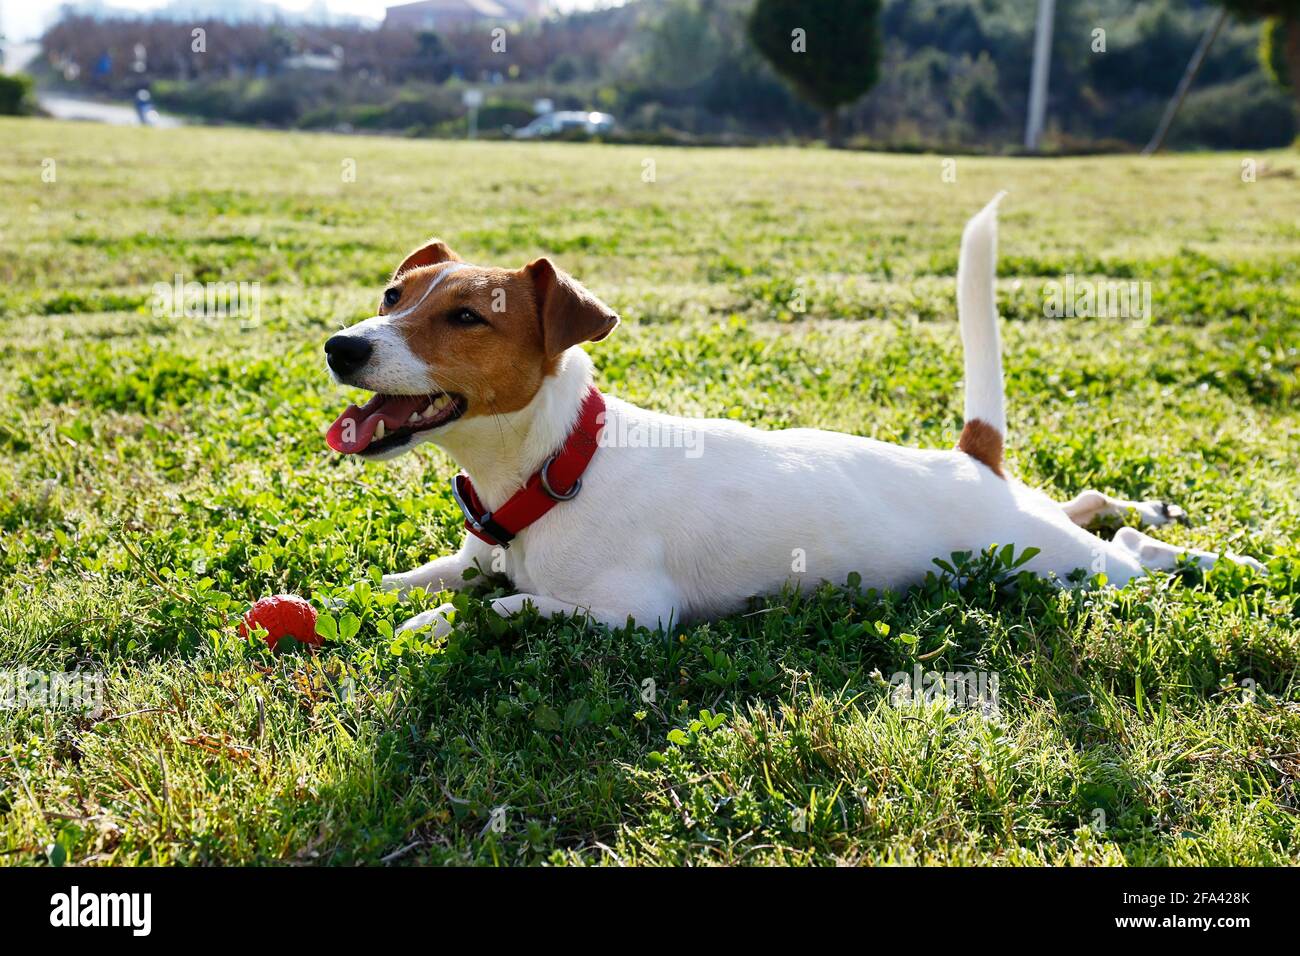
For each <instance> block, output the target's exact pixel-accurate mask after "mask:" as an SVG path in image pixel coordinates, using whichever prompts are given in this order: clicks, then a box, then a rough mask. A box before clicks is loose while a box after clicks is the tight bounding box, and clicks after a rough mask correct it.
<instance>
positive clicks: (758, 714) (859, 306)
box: [0, 120, 1300, 865]
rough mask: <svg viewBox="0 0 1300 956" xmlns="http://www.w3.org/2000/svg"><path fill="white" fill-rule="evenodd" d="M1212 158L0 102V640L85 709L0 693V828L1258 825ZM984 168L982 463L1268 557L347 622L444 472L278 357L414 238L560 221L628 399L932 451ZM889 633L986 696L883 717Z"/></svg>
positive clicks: (1152, 853) (1280, 529)
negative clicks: (292, 131) (164, 305)
mask: <svg viewBox="0 0 1300 956" xmlns="http://www.w3.org/2000/svg"><path fill="white" fill-rule="evenodd" d="M1254 158H1255V159H1256V160H1258V161H1259V169H1260V173H1259V176H1258V179H1257V181H1255V182H1250V183H1244V182H1242V181H1241V176H1240V172H1241V159H1242V157H1238V156H1230V155H1198V156H1183V157H1178V158H1161V159H1158V160H1153V161H1141V160H1138V159H1135V158H1105V159H1081V160H1056V161H1043V162H1038V161H1019V160H991V159H966V158H962V159H959V160H958V181H957V183H955V184H954V183H945V182H944V181H943V180H942V178H941V167H940V158H939V157H925V156H915V157H900V156H873V155H863V154H834V153H828V152H823V151H815V150H812V151H794V150H768V149H765V150H752V151H731V152H727V151H712V150H698V151H674V150H668V149H650V148H640V147H636V148H612V147H599V146H557V145H537V146H529V147H528V148H523V147H519V146H515V145H510V144H504V145H503V144H480V145H467V144H453V143H443V142H437V143H434V142H413V141H403V140H380V139H362V138H341V137H331V136H307V135H285V134H272V133H257V132H243V131H233V130H211V129H195V130H185V131H179V132H162V131H152V130H136V129H108V128H98V127H85V126H71V125H61V124H57V123H52V122H40V121H18V120H5V121H0V193H2V194H3V196H4V203H3V204H2V205H0V535H2V537H0V670H4V671H8V672H10V673H11V674H12V673H13V672H15V671H20V670H23V669H33V670H37V671H66V670H72V669H74V668H78V667H80V668H82V669H84V670H90V671H94V672H98V673H102V674H104V675H106V677H107V701H106V710H105V712H104V713H103V714H101V715H100V716H99V717H98V718H95V717H87V716H81V715H76V714H71V713H67V712H63V711H58V710H50V709H8V710H0V748H2V749H0V854H2V856H0V861H3V862H7V863H14V864H30V863H42V862H46V861H52V862H64V861H68V862H91V863H99V864H148V863H289V862H294V863H302V862H316V863H377V862H379V861H381V860H393V861H396V862H400V863H405V864H409V863H444V862H475V863H488V864H492V863H499V864H506V863H540V862H553V863H615V862H623V863H637V864H663V863H750V864H758V863H795V864H829V863H836V862H847V863H886V862H905V863H982V864H987V863H1025V864H1034V863H1087V864H1097V863H1128V864H1233V865H1235V864H1278V863H1293V862H1296V860H1297V857H1298V856H1300V817H1298V816H1297V810H1298V809H1300V799H1298V796H1300V795H1298V794H1297V782H1296V781H1297V776H1298V775H1300V687H1298V686H1297V664H1298V663H1300V627H1298V626H1297V615H1298V614H1300V549H1298V548H1297V545H1296V540H1297V535H1298V534H1300V509H1298V506H1297V494H1296V492H1297V465H1298V463H1300V408H1298V399H1300V390H1298V388H1297V370H1298V366H1300V354H1298V352H1297V347H1298V346H1300V334H1298V332H1297V330H1298V328H1300V190H1297V188H1296V183H1295V176H1296V174H1297V170H1300V157H1297V156H1296V155H1295V154H1293V153H1275V154H1268V155H1261V156H1256V157H1254ZM46 159H53V160H54V161H55V163H56V167H55V169H56V175H57V179H56V181H55V182H53V183H46V182H43V181H42V178H41V171H42V162H43V160H46ZM348 159H352V160H355V162H356V169H357V176H356V181H355V182H344V181H343V179H342V176H341V171H342V168H343V166H342V164H343V163H344V161H345V160H348ZM646 159H651V160H653V161H654V163H655V170H654V171H655V179H656V181H655V182H653V183H647V182H644V181H643V179H642V174H643V169H644V166H643V161H644V160H646ZM1004 187H1005V188H1010V189H1011V190H1012V195H1011V196H1010V197H1009V199H1008V200H1007V201H1006V203H1005V204H1004V206H1003V210H1004V214H1003V216H1002V242H1001V252H1002V269H1001V276H1002V277H1001V279H1000V281H999V295H1000V299H1001V303H1002V310H1003V314H1004V315H1005V317H1006V322H1005V324H1004V339H1005V351H1006V365H1007V380H1008V381H1007V387H1008V392H1009V414H1010V429H1009V441H1008V444H1009V461H1010V465H1011V467H1012V468H1013V469H1014V471H1015V473H1016V474H1018V475H1019V476H1021V477H1022V478H1024V479H1025V480H1026V481H1028V482H1030V483H1032V484H1035V485H1037V486H1040V487H1043V488H1044V489H1046V490H1048V491H1049V492H1051V493H1054V494H1056V495H1058V496H1060V497H1061V498H1065V497H1068V496H1070V495H1073V494H1074V493H1075V492H1077V491H1079V490H1082V489H1083V488H1086V487H1097V488H1099V489H1101V490H1104V491H1108V492H1111V493H1115V494H1120V495H1123V496H1127V497H1134V498H1146V497H1161V498H1167V499H1169V500H1172V501H1175V502H1178V503H1180V504H1181V505H1183V506H1184V507H1185V508H1186V509H1187V510H1188V512H1189V513H1190V515H1191V516H1192V523H1191V525H1190V526H1189V527H1181V526H1179V527H1170V528H1166V529H1161V530H1159V531H1157V532H1155V533H1156V534H1157V535H1159V536H1160V537H1163V538H1165V539H1167V540H1170V541H1173V542H1176V543H1179V544H1186V545H1196V546H1202V547H1212V548H1231V549H1233V550H1237V551H1242V552H1245V553H1248V554H1252V555H1255V556H1257V557H1260V558H1261V559H1263V560H1265V561H1267V562H1268V564H1269V569H1270V570H1269V574H1268V575H1267V577H1253V576H1250V575H1248V574H1245V573H1242V572H1240V571H1238V570H1237V569H1235V568H1232V567H1224V568H1220V569H1215V570H1214V571H1212V572H1210V573H1209V574H1206V575H1200V574H1198V573H1195V572H1192V571H1188V572H1185V573H1179V574H1174V575H1158V576H1153V577H1152V578H1150V579H1146V580H1143V581H1140V582H1136V583H1133V584H1131V585H1130V586H1129V587H1128V588H1126V589H1124V590H1122V591H1118V592H1115V591H1096V590H1087V591H1077V592H1076V591H1058V590H1057V589H1054V588H1052V587H1049V586H1044V585H1040V584H1037V583H1034V582H1028V581H1017V580H1015V579H1014V578H1013V577H1012V576H1010V575H1007V574H1004V573H1001V572H1000V571H999V569H998V568H997V567H995V566H994V565H993V563H992V562H988V561H984V562H980V561H976V562H974V564H975V566H973V567H971V568H969V569H968V570H969V571H970V573H969V574H966V575H963V576H962V577H961V579H960V580H954V579H953V577H952V576H951V575H947V574H944V573H941V572H940V569H939V568H938V567H936V569H935V571H936V577H935V578H934V579H933V580H932V581H931V582H930V584H929V585H928V586H927V587H925V588H920V589H917V590H916V591H913V592H910V593H907V594H878V593H875V592H872V591H867V590H864V589H862V588H856V589H849V590H836V589H832V588H826V589H824V590H822V591H819V592H817V593H815V594H811V595H807V596H804V597H795V596H793V595H786V596H775V597H774V598H773V599H772V600H770V601H768V602H766V603H764V604H760V605H756V606H755V608H754V609H753V611H752V612H751V613H748V614H745V615H740V616H736V617H733V618H729V619H726V620H722V621H718V622H715V623H712V624H708V625H704V626H700V627H695V628H692V629H689V630H685V631H674V632H673V633H671V634H669V635H658V634H654V633H650V632H648V631H646V630H631V631H626V630H624V631H618V632H615V633H610V632H608V631H605V630H603V629H599V628H589V627H584V626H581V625H579V624H576V623H574V622H571V621H540V620H536V619H531V620H527V621H524V622H522V623H516V624H510V625H507V624H505V623H504V622H501V621H500V620H498V619H497V618H495V616H493V615H491V614H487V613H484V610H483V604H482V601H481V599H480V598H478V597H471V598H469V599H468V600H466V599H463V598H462V599H458V600H459V601H460V610H459V612H458V615H457V629H456V631H455V633H454V634H453V635H452V636H451V637H450V638H449V639H448V640H447V641H446V642H431V641H430V640H428V639H427V638H419V639H407V640H402V641H394V640H393V638H392V628H393V626H394V625H395V623H397V622H400V621H401V620H403V619H404V618H405V617H406V616H409V615H410V614H411V613H413V612H414V611H415V610H418V609H420V608H422V607H425V606H429V605H430V604H431V603H433V602H435V601H437V600H438V596H437V595H423V596H417V597H416V599H415V600H414V601H413V602H411V603H409V604H407V605H400V606H399V605H397V604H395V601H394V599H393V598H392V597H391V596H389V595H383V594H379V593H377V592H376V590H375V589H373V588H372V587H370V586H369V585H368V583H366V582H368V581H371V580H373V579H374V577H375V576H376V575H378V574H379V573H380V572H386V571H390V570H397V569H405V568H407V567H410V566H413V565H415V564H416V563H419V562H421V561H424V560H427V559H428V558H429V557H431V556H434V555H436V554H439V553H445V552H447V551H448V550H450V549H452V548H454V547H455V544H456V541H457V539H458V536H459V534H460V532H459V530H458V524H459V521H458V512H457V510H456V508H455V506H454V504H453V502H452V500H451V498H450V495H449V494H448V491H447V488H446V479H447V478H448V477H449V476H450V475H451V474H452V472H453V465H452V464H451V463H450V462H449V461H448V460H447V459H446V458H444V457H443V456H441V454H440V453H438V452H437V451H436V450H433V449H431V448H425V449H422V450H421V452H419V453H417V454H413V455H409V456H405V457H403V458H401V459H399V460H397V461H396V462H393V463H391V464H386V465H383V464H381V465H364V466H363V465H361V464H360V463H358V462H355V461H351V460H341V459H340V458H339V457H337V456H335V455H332V454H331V453H330V452H328V451H327V449H326V447H325V445H324V442H323V440H322V432H323V429H324V427H325V425H326V424H327V423H328V422H329V421H330V420H331V419H332V418H333V416H334V415H335V414H336V413H337V411H338V409H339V408H340V407H341V406H342V404H343V403H344V402H345V401H346V400H347V398H348V396H345V395H344V394H342V393H341V392H340V390H339V389H338V388H337V387H335V386H334V385H332V384H331V383H330V382H329V381H328V380H327V378H326V376H325V375H324V373H323V367H322V362H321V352H320V345H321V342H322V341H323V340H324V338H325V337H326V336H327V334H328V333H329V332H330V330H332V329H335V328H338V327H340V326H342V325H344V324H347V323H350V322H352V321H355V320H357V319H358V318H361V317H364V316H365V315H368V314H370V309H371V308H372V305H373V302H374V301H375V298H376V296H377V295H378V292H379V290H380V288H381V283H382V282H383V281H384V280H385V279H386V277H387V275H388V273H389V271H390V270H391V269H392V267H393V266H394V265H395V264H396V262H397V261H399V259H400V256H401V255H402V254H403V253H405V252H406V251H407V250H408V249H409V248H411V247H413V246H414V245H416V244H417V243H418V242H419V241H421V240H423V239H424V238H425V237H426V236H428V235H431V234H438V235H440V236H442V237H443V238H445V239H447V240H448V241H449V242H450V243H451V244H452V245H453V246H454V247H455V248H457V249H458V250H459V251H460V252H461V253H462V254H463V255H465V256H466V257H467V258H469V259H471V260H477V261H483V262H491V263H494V264H502V265H522V264H523V263H524V262H526V261H527V260H529V259H530V258H532V257H535V256H537V255H540V254H543V253H545V254H550V255H553V256H554V257H556V259H557V260H558V261H559V262H560V263H561V264H562V265H563V266H564V267H566V268H568V269H569V270H570V271H572V272H573V273H574V274H576V275H577V276H579V277H580V278H581V279H582V280H583V281H585V282H586V283H587V284H588V285H589V286H590V287H591V288H592V289H593V290H595V291H596V292H597V293H598V294H600V295H601V296H602V297H604V298H605V299H606V300H607V301H609V302H610V303H611V304H613V305H614V306H615V307H616V308H618V309H619V310H620V311H621V312H622V314H623V316H624V320H625V321H624V325H623V326H622V327H621V328H620V329H619V331H618V332H617V333H616V334H615V335H614V336H612V337H611V338H609V339H607V340H606V341H605V342H602V343H600V344H599V345H597V346H593V347H592V349H591V352H592V355H593V357H594V359H595V361H596V364H597V366H598V369H599V377H600V381H601V383H602V385H603V386H604V387H605V388H606V390H608V391H610V392H613V393H615V394H618V395H621V396H623V397H625V398H628V399H630V400H631V401H634V402H637V403H639V404H643V405H646V406H648V407H652V408H658V409H663V410H666V411H671V412H677V413H683V414H699V415H726V416H732V417H735V418H738V419H741V420H744V421H748V422H752V423H755V424H760V425H764V426H768V427H782V426H789V425H808V426H818V427H826V428H835V429H841V430H846V431H853V432H857V433H860V434H866V435H871V436H874V437H876V438H881V439H885V440H889V441H895V442H901V443H904V444H915V445H926V446H951V445H952V444H953V443H954V441H955V439H956V436H957V432H958V429H959V427H960V423H961V421H960V420H961V393H960V390H959V388H958V382H959V380H960V375H961V372H960V366H961V352H960V342H959V338H958V334H957V327H956V322H955V317H954V314H953V306H952V291H953V288H952V287H953V273H954V270H955V264H956V251H957V240H958V237H959V234H960V229H961V226H962V224H963V222H964V220H965V218H966V217H967V216H968V215H969V214H970V213H972V212H973V211H975V210H976V209H977V208H979V207H980V206H981V205H982V204H983V203H984V202H985V201H986V200H987V199H988V198H989V196H991V195H992V194H993V193H994V192H995V191H996V190H997V189H999V188H1004ZM1070 272H1073V273H1075V274H1076V275H1077V276H1079V277H1081V278H1082V277H1090V278H1105V277H1109V278H1116V279H1118V278H1123V279H1135V280H1138V281H1143V282H1150V283H1151V289H1152V298H1153V312H1154V315H1153V318H1152V319H1151V320H1150V321H1148V322H1134V321H1130V320H1121V319H1104V318H1100V319H1098V318H1093V319H1080V318H1075V319H1051V318H1045V317H1044V316H1043V309H1042V298H1041V290H1042V284H1043V281H1044V280H1045V278H1052V277H1058V276H1060V275H1062V274H1064V273H1070ZM177 273H180V274H182V275H183V276H184V278H185V279H186V280H196V281H200V282H207V281H213V282H239V281H245V282H260V283H261V310H260V321H259V322H258V323H256V325H255V326H254V327H251V328H245V327H242V326H241V324H240V322H239V321H238V320H235V319H226V320H204V319H185V318H179V319H177V318H172V317H170V316H167V315H159V314H155V310H154V308H153V296H152V289H153V286H154V284H155V283H158V282H162V283H168V284H170V283H171V282H172V281H173V277H174V276H175V275H176V274H177ZM798 290H802V291H804V292H805V293H806V296H807V311H806V312H805V313H800V314H794V315H792V314H791V310H790V307H789V303H790V301H791V297H792V295H793V294H794V293H795V292H796V291H798ZM862 534H863V539H864V547H867V546H871V545H870V538H871V529H870V528H864V529H862ZM1003 543H1005V542H1003ZM937 557H944V558H946V557H947V556H946V555H945V556H937ZM277 591H295V592H297V593H300V594H303V595H306V596H312V597H314V598H315V599H316V601H317V603H318V606H321V605H323V602H324V601H325V599H327V598H340V599H344V600H346V601H347V604H348V609H347V610H346V611H345V612H343V611H341V612H340V613H339V614H337V615H336V619H337V623H336V630H337V636H336V637H335V638H334V639H331V640H329V641H328V642H327V643H326V644H325V646H324V648H323V649H322V651H321V652H320V653H318V654H314V655H313V654H311V653H309V652H308V651H307V650H306V649H304V648H292V649H290V650H289V651H287V652H285V653H281V654H278V655H272V654H271V653H270V652H269V651H267V650H266V649H265V647H264V646H263V645H261V644H260V643H259V642H257V641H256V640H247V641H246V640H241V639H240V638H239V636H238V634H237V633H236V630H235V627H234V623H235V621H236V620H237V618H238V616H239V614H241V613H242V611H243V610H244V608H245V607H246V606H247V603H248V602H249V601H250V600H251V599H253V598H255V597H258V596H261V595H265V594H268V593H273V592H277ZM918 661H923V664H922V666H923V667H927V668H933V669H935V670H939V671H971V670H975V671H982V672H986V673H990V674H996V675H997V677H998V680H999V692H1000V708H999V712H998V714H996V715H986V714H982V713H980V712H978V711H970V710H951V711H950V710H945V709H942V708H939V707H927V706H923V705H909V706H902V707H900V706H895V705H894V704H893V703H892V702H891V696H890V693H889V687H888V683H889V680H890V677H891V675H892V674H894V673H895V672H898V671H911V669H912V668H913V666H914V665H915V664H916V663H917V662H918ZM648 680H649V681H653V682H654V683H655V685H656V694H655V697H654V700H653V701H652V702H650V703H647V702H645V701H644V700H643V699H642V689H643V687H644V686H646V685H645V682H646V681H648ZM498 808H503V809H498ZM494 810H496V811H497V812H496V814H495V816H494Z"/></svg>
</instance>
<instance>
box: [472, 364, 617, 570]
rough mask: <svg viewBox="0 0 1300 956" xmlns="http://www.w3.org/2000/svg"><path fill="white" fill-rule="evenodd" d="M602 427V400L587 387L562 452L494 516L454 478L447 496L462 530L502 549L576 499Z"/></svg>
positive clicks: (603, 421)
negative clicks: (563, 503)
mask: <svg viewBox="0 0 1300 956" xmlns="http://www.w3.org/2000/svg"><path fill="white" fill-rule="evenodd" d="M604 424H605V399H604V397H603V396H602V395H601V394H600V392H599V391H598V390H597V389H596V387H595V386H594V385H593V386H592V387H591V390H590V391H589V392H587V397H586V399H584V400H583V403H582V412H581V414H580V416H579V418H578V423H577V424H576V425H575V426H574V427H573V431H571V432H569V437H568V438H567V439H565V441H564V447H562V448H561V449H560V450H559V451H558V452H556V453H555V454H554V455H552V456H551V457H550V458H548V459H547V460H546V464H544V465H542V469H541V471H538V472H537V473H536V474H534V475H533V476H532V477H531V478H529V479H528V481H527V483H525V485H524V486H523V487H522V488H520V489H519V490H518V491H516V492H515V493H514V494H513V495H511V496H510V498H509V499H508V500H507V501H506V503H505V504H503V505H502V506H501V507H500V508H498V509H497V510H496V511H488V510H487V509H486V508H484V507H483V502H482V501H480V500H479V497H478V493H477V492H476V491H475V490H474V485H473V483H471V482H470V480H469V475H467V474H465V473H464V472H461V473H460V474H458V475H457V476H456V477H455V478H453V479H452V480H451V493H452V495H453V497H455V499H456V504H458V505H460V510H461V511H463V512H465V530H466V531H468V532H469V533H470V534H472V535H474V536H475V537H477V538H479V539H481V540H483V541H486V542H487V543H488V544H490V545H493V546H497V545H500V546H501V547H503V548H508V547H510V542H511V541H512V540H514V538H515V536H516V535H517V534H519V532H521V531H523V530H524V529H525V528H527V527H528V526H529V525H530V524H532V523H533V522H534V521H536V520H537V519H538V518H540V517H541V516H542V515H544V514H546V512H548V511H550V510H551V509H552V508H554V507H555V506H556V504H557V503H559V502H561V501H568V500H570V499H571V498H575V497H577V494H578V492H579V491H581V490H582V473H583V472H584V471H586V470H587V466H588V465H589V464H591V459H592V456H594V455H595V454H596V448H597V447H598V446H599V444H600V432H601V429H602V428H603V427H604Z"/></svg>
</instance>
